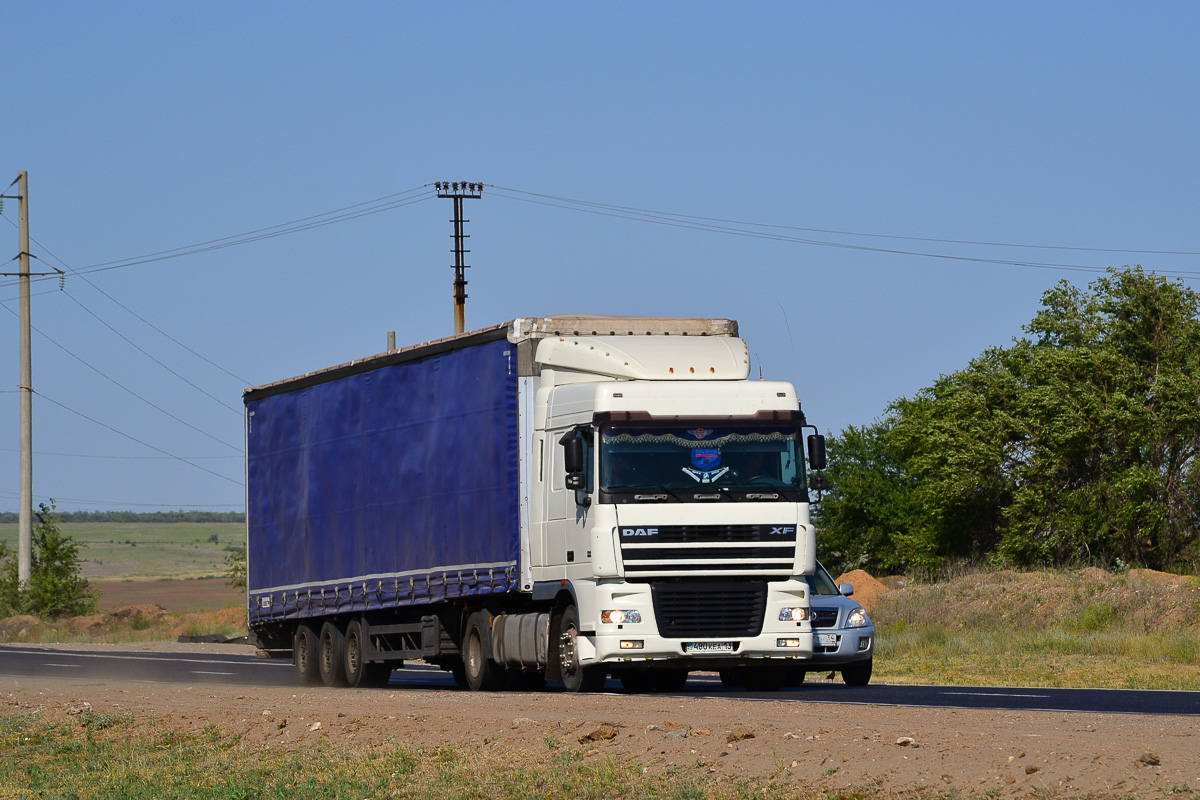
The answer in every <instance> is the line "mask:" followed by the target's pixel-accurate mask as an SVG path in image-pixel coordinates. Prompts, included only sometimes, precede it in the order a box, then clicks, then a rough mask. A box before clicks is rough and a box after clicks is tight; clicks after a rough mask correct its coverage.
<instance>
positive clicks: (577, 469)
mask: <svg viewBox="0 0 1200 800" xmlns="http://www.w3.org/2000/svg"><path fill="white" fill-rule="evenodd" d="M558 443H559V444H561V445H562V446H563V464H564V465H565V466H566V468H567V474H568V475H580V477H582V473H583V439H581V438H580V437H579V433H578V431H573V430H572V431H567V435H566V436H564V437H563V438H561V439H559V440H558ZM568 486H569V484H568ZM571 488H578V487H571Z"/></svg>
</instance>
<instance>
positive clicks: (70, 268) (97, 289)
mask: <svg viewBox="0 0 1200 800" xmlns="http://www.w3.org/2000/svg"><path fill="white" fill-rule="evenodd" d="M29 238H30V240H31V241H33V242H34V243H35V244H36V245H37V246H38V247H40V248H42V249H43V250H45V251H46V254H47V255H48V256H50V257H51V258H53V259H54V260H55V261H57V262H58V263H59V264H62V266H63V268H64V269H66V270H67V271H68V272H70V273H72V274H73V275H75V276H77V277H78V278H79V279H80V280H81V281H83V282H84V283H86V284H87V285H88V286H90V287H92V288H93V289H95V290H96V291H97V292H99V293H100V294H102V295H104V296H105V297H107V298H108V299H109V300H111V301H112V302H113V303H115V304H116V305H118V306H120V307H121V308H122V309H124V310H125V311H126V312H127V313H129V314H130V315H132V316H133V317H136V318H137V319H138V320H140V321H141V322H143V323H145V324H146V325H148V326H149V327H150V328H152V329H153V330H155V331H157V332H158V333H159V334H161V335H162V336H165V337H166V338H168V339H170V340H171V341H172V342H174V343H175V344H177V345H179V346H180V347H182V348H183V349H184V350H187V351H188V352H189V353H191V354H192V355H194V356H195V357H196V358H199V359H200V360H202V361H204V362H206V363H208V364H210V365H211V366H213V367H216V368H217V369H219V370H221V372H224V373H225V374H226V375H228V376H229V377H231V378H233V379H234V380H236V381H238V382H239V383H241V384H242V385H246V384H248V383H251V381H249V380H247V379H246V378H242V377H240V376H238V375H235V374H234V373H232V372H230V371H229V370H227V369H225V367H222V366H221V365H220V364H218V363H217V362H215V361H213V360H212V359H210V358H207V357H205V356H204V355H201V354H200V353H198V352H196V351H195V350H193V349H192V348H190V347H188V346H187V345H186V344H184V343H183V342H181V341H179V340H178V339H176V338H175V337H174V336H172V335H171V334H169V333H167V332H166V331H164V330H163V329H162V328H159V327H158V326H157V325H155V324H154V323H153V322H151V321H150V320H148V319H146V318H145V317H143V316H142V315H141V314H138V313H137V312H136V311H134V310H133V309H132V308H130V307H129V306H127V305H125V304H124V303H122V302H121V301H120V300H118V299H117V298H115V297H113V296H112V295H111V294H109V293H108V292H106V291H104V290H103V289H101V288H100V287H99V286H97V285H96V284H95V283H93V282H92V281H90V280H88V279H87V277H86V276H84V275H80V274H79V273H78V272H76V271H75V268H74V267H72V266H71V265H70V264H68V263H67V262H66V261H64V260H63V259H61V258H59V257H58V256H57V255H55V254H54V253H53V252H51V250H50V248H49V247H47V246H46V245H44V244H42V243H41V242H39V241H38V240H37V239H34V238H33V237H32V236H31V237H29ZM38 294H39V295H40V294H50V292H39V293H38ZM34 296H35V297H36V296H38V295H34ZM71 299H72V300H75V298H74V297H72V298H71ZM75 302H77V303H78V302H79V301H78V300H75ZM85 310H87V309H85ZM89 313H92V312H90V311H89ZM92 316H96V315H95V314H94V313H93V314H92ZM97 319H99V317H97ZM100 321H101V322H103V320H100ZM104 324H106V325H107V324H108V323H104ZM109 327H110V328H111V326H109ZM113 332H114V333H117V331H116V330H115V329H114V330H113ZM117 335H118V336H120V335H121V334H120V333H117ZM121 338H125V337H124V336H122V337H121ZM126 341H128V340H126ZM130 343H131V344H132V342H130ZM134 346H135V347H136V346H137V345H134ZM138 349H141V348H138ZM201 391H203V390H201ZM210 396H211V395H210ZM218 402H221V401H218ZM238 413H239V414H240V413H241V412H240V411H239V412H238Z"/></svg>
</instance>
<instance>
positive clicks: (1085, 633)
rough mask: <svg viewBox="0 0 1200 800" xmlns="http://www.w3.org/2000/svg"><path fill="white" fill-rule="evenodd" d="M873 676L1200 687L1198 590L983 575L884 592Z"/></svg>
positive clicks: (1078, 577) (1103, 578) (1192, 584)
mask: <svg viewBox="0 0 1200 800" xmlns="http://www.w3.org/2000/svg"><path fill="white" fill-rule="evenodd" d="M871 617H872V619H873V620H874V622H875V625H876V630H877V636H876V651H875V669H874V677H875V679H878V680H884V681H893V682H908V683H943V684H953V685H960V686H962V685H996V686H1033V687H1037V686H1064V687H1065V686H1079V687H1104V688H1130V689H1184V690H1197V689H1200V584H1198V583H1197V581H1196V580H1195V578H1194V577H1193V578H1180V579H1169V580H1153V579H1148V578H1146V577H1144V576H1138V575H1135V574H1133V573H1130V574H1128V575H1103V574H1100V575H1096V574H1093V575H1090V576H1085V575H1084V574H1082V573H1071V572H1038V573H1025V574H1021V575H1017V574H1015V573H1010V572H997V573H987V572H980V573H975V574H971V575H962V576H958V577H955V578H953V579H950V580H947V581H941V582H937V583H931V584H920V585H910V586H908V587H906V588H905V589H903V590H901V591H892V592H886V593H884V594H882V595H880V597H879V598H878V600H877V602H876V606H875V607H874V608H873V609H872V610H871Z"/></svg>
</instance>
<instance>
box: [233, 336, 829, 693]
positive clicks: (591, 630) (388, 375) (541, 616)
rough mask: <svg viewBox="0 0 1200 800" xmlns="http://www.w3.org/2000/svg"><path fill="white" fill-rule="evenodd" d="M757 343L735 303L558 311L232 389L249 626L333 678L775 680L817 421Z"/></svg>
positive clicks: (797, 638) (796, 636) (586, 682)
mask: <svg viewBox="0 0 1200 800" xmlns="http://www.w3.org/2000/svg"><path fill="white" fill-rule="evenodd" d="M749 362H750V358H749V354H748V351H747V348H746V345H745V343H744V342H743V341H742V340H741V339H740V338H738V329H737V323H736V322H734V321H731V320H722V319H680V318H659V317H600V316H586V315H568V316H556V317H541V318H523V319H515V320H512V321H511V322H508V323H504V324H502V325H497V326H493V327H490V328H486V329H482V330H479V331H473V332H470V333H465V334H461V335H458V336H453V337H449V338H446V339H440V340H436V341H432V342H426V343H424V344H420V345H415V346H413V347H407V348H403V349H399V350H394V351H389V352H385V353H381V354H379V355H376V356H372V357H369V358H365V359H362V360H359V361H354V362H350V363H347V364H342V365H339V366H336V367H331V368H329V369H326V370H321V371H318V372H313V373H309V374H306V375H302V376H299V377H296V378H292V379H288V380H285V381H280V382H277V383H273V384H268V385H265V386H260V387H255V388H253V389H248V390H246V392H245V396H244V400H245V405H246V444H247V553H248V564H247V576H248V590H247V601H248V609H249V624H250V627H251V629H252V631H253V632H254V633H255V635H256V637H257V639H258V642H259V645H260V647H262V648H263V649H265V650H267V651H269V652H273V653H275V654H277V655H288V654H290V655H291V657H292V658H293V660H294V663H295V665H296V669H297V673H298V677H299V679H300V681H301V682H302V683H316V682H324V683H325V684H327V685H345V684H351V685H367V684H378V683H380V682H385V681H386V680H387V679H388V678H389V676H390V675H391V672H392V670H393V669H395V668H398V667H401V666H403V663H404V661H405V660H414V659H424V660H425V661H427V662H431V663H434V664H438V665H441V666H442V667H443V668H445V669H447V670H450V671H451V672H452V673H453V675H454V677H455V679H456V680H457V681H458V682H459V683H460V685H463V686H467V687H469V688H471V689H493V688H499V687H502V686H505V685H513V684H514V683H516V684H520V685H525V686H528V685H538V684H541V683H543V682H547V681H548V682H552V683H559V682H561V683H562V684H563V685H564V686H565V687H566V689H567V690H569V691H595V690H598V689H600V688H601V687H603V686H604V685H605V682H606V680H607V679H608V678H609V677H614V678H617V679H619V680H620V681H621V682H622V683H623V684H624V686H625V687H626V688H627V689H629V690H633V691H656V690H661V691H665V690H673V689H676V688H678V687H680V686H682V685H683V683H684V682H685V681H686V679H687V675H688V673H689V671H691V670H717V671H719V672H720V673H721V675H722V678H723V679H725V680H726V682H727V683H728V684H729V685H731V686H733V685H739V686H747V687H749V688H751V689H759V690H771V689H777V688H779V687H781V686H783V685H785V684H786V683H787V682H788V681H789V680H790V679H791V678H792V677H793V676H799V675H802V674H803V672H804V670H805V667H806V666H811V661H810V660H811V658H812V652H813V636H812V629H811V627H810V622H809V600H810V598H809V588H808V583H807V582H806V580H805V576H807V575H810V574H812V573H813V571H814V569H815V566H816V558H815V535H814V530H813V526H812V524H811V522H810V520H809V488H808V487H809V482H808V478H807V477H806V468H805V447H804V442H805V432H806V429H808V430H811V435H808V436H807V444H808V455H809V466H810V467H811V468H812V469H813V470H820V469H822V468H823V467H824V460H825V455H824V439H823V437H821V436H820V434H819V433H818V432H817V431H816V429H815V428H812V426H809V425H808V424H807V422H806V420H805V418H804V414H803V412H802V411H801V409H800V406H799V403H798V401H797V396H796V391H795V389H794V388H793V386H792V385H791V384H789V383H783V382H774V381H762V380H748V378H749V371H750V363H749ZM814 477H816V478H817V479H818V481H819V475H818V476H814Z"/></svg>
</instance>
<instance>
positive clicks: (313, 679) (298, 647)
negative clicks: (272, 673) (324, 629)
mask: <svg viewBox="0 0 1200 800" xmlns="http://www.w3.org/2000/svg"><path fill="white" fill-rule="evenodd" d="M319 647H320V645H319V641H318V637H317V634H316V633H314V632H313V629H312V628H311V627H310V626H308V625H303V624H302V625H297V626H296V634H295V636H293V637H292V663H293V664H295V665H296V677H298V678H299V679H300V685H301V686H316V685H317V684H318V683H320V682H321V668H320V667H318V666H317V662H318V661H319V660H320V658H319V655H318V650H319Z"/></svg>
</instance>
